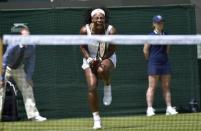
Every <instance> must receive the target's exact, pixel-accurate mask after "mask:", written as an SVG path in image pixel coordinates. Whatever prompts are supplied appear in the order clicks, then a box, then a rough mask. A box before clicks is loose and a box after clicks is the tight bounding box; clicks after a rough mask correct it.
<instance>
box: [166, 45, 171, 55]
mask: <svg viewBox="0 0 201 131" xmlns="http://www.w3.org/2000/svg"><path fill="white" fill-rule="evenodd" d="M169 53H170V45H168V46H167V54H169Z"/></svg>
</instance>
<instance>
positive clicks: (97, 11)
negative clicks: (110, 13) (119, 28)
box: [91, 8, 105, 17]
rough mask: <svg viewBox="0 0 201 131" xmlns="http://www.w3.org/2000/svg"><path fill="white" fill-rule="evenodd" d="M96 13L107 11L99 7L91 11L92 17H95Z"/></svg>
mask: <svg viewBox="0 0 201 131" xmlns="http://www.w3.org/2000/svg"><path fill="white" fill-rule="evenodd" d="M96 13H101V14H103V15H105V11H104V10H102V9H99V8H98V9H94V10H93V11H92V12H91V17H93V16H94V15H95V14H96Z"/></svg>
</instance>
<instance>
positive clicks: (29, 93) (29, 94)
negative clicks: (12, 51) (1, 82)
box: [0, 66, 39, 119]
mask: <svg viewBox="0 0 201 131" xmlns="http://www.w3.org/2000/svg"><path fill="white" fill-rule="evenodd" d="M10 77H12V78H13V79H14V80H15V82H16V84H17V87H18V89H19V90H20V91H21V93H22V96H23V100H24V104H25V110H26V113H27V118H28V119H30V118H33V117H35V116H37V115H39V112H38V109H37V108H36V103H35V99H34V95H33V88H32V86H31V85H30V84H29V83H28V82H27V80H26V74H25V72H24V66H21V67H19V68H18V69H15V70H14V69H11V68H9V67H7V69H6V73H5V81H7V80H9V78H10ZM5 88H6V87H4V88H2V87H0V119H1V117H2V109H3V103H4V98H5V90H6V89H5Z"/></svg>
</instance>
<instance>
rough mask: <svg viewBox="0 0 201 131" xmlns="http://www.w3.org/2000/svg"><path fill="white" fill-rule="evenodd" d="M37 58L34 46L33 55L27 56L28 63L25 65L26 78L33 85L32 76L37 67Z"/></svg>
mask: <svg viewBox="0 0 201 131" xmlns="http://www.w3.org/2000/svg"><path fill="white" fill-rule="evenodd" d="M35 59H36V54H35V46H34V47H33V48H32V55H31V56H29V57H28V58H26V65H25V72H26V80H27V82H28V83H29V84H30V85H31V86H33V82H32V76H33V73H34V69H35Z"/></svg>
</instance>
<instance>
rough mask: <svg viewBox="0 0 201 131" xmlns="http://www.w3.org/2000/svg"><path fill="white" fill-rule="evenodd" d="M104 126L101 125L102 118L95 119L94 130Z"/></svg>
mask: <svg viewBox="0 0 201 131" xmlns="http://www.w3.org/2000/svg"><path fill="white" fill-rule="evenodd" d="M101 128H102V126H101V120H94V126H93V129H94V130H98V129H101Z"/></svg>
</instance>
